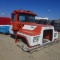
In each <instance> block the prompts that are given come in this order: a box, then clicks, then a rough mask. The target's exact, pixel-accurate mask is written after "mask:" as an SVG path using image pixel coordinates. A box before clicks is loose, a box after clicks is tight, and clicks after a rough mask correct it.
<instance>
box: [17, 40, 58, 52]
mask: <svg viewBox="0 0 60 60" xmlns="http://www.w3.org/2000/svg"><path fill="white" fill-rule="evenodd" d="M58 42H59V40H55V41H50V42H46V43H43V44H42V45H37V46H34V47H32V48H29V47H28V46H27V45H26V44H24V43H23V42H20V43H19V42H18V43H17V46H18V47H20V48H21V49H22V50H23V51H25V52H30V53H32V52H34V51H37V50H38V49H39V48H41V47H44V48H45V47H46V46H47V45H48V46H50V45H52V44H55V43H58Z"/></svg>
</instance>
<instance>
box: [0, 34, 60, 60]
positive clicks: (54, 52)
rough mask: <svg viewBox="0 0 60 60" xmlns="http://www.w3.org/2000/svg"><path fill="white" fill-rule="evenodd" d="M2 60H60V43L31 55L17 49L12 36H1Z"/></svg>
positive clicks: (0, 50) (0, 56)
mask: <svg viewBox="0 0 60 60" xmlns="http://www.w3.org/2000/svg"><path fill="white" fill-rule="evenodd" d="M59 40H60V33H59ZM0 60H60V42H59V43H57V44H54V45H52V46H49V47H46V48H44V49H40V50H38V51H36V52H33V53H32V54H30V53H27V52H24V51H22V50H21V49H20V48H19V47H17V46H16V45H15V42H14V39H13V38H11V37H10V35H3V34H0Z"/></svg>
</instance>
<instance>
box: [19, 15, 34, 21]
mask: <svg viewBox="0 0 60 60" xmlns="http://www.w3.org/2000/svg"><path fill="white" fill-rule="evenodd" d="M20 16H22V17H23V16H24V19H25V20H22V21H21V19H20V18H19V17H20ZM29 17H32V18H34V19H33V20H29V19H28V18H29ZM19 20H20V22H35V15H31V14H19V15H18V21H19Z"/></svg>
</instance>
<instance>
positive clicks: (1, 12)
mask: <svg viewBox="0 0 60 60" xmlns="http://www.w3.org/2000/svg"><path fill="white" fill-rule="evenodd" d="M19 9H22V10H31V11H33V12H35V13H36V14H37V15H38V16H40V17H48V18H49V19H60V0H0V16H6V17H10V15H11V12H12V11H13V10H19Z"/></svg>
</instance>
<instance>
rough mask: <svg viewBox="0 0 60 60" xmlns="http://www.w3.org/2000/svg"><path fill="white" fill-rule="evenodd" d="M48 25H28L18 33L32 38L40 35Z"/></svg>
mask: <svg viewBox="0 0 60 60" xmlns="http://www.w3.org/2000/svg"><path fill="white" fill-rule="evenodd" d="M47 26H48V25H42V24H26V25H24V26H23V27H22V28H21V29H19V31H18V32H20V33H23V34H27V35H30V36H36V35H40V33H41V30H42V27H47Z"/></svg>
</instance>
